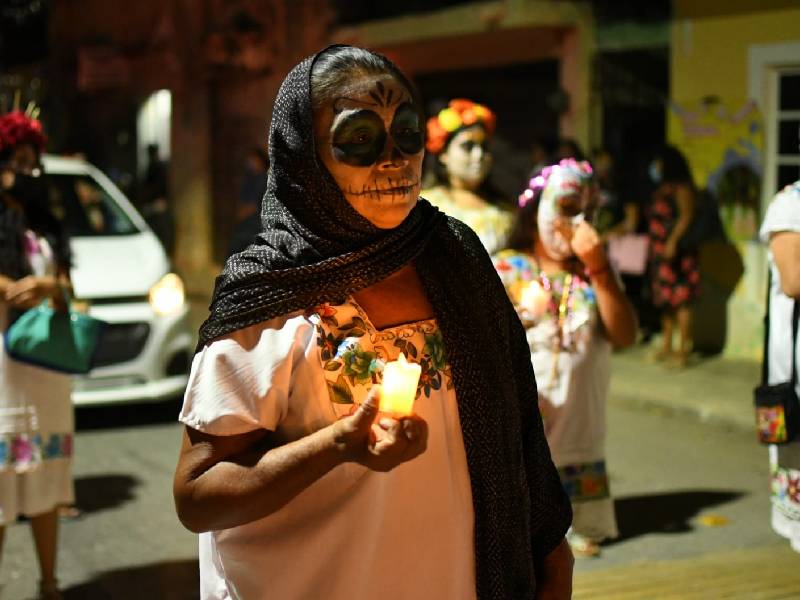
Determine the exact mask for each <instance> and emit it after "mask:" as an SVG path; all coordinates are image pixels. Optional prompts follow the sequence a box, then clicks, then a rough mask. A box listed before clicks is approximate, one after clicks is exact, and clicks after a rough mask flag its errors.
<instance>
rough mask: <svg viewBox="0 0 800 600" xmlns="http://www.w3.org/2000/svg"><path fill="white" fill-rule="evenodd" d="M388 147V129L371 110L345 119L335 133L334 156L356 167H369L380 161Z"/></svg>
mask: <svg viewBox="0 0 800 600" xmlns="http://www.w3.org/2000/svg"><path fill="white" fill-rule="evenodd" d="M385 145H386V129H384V126H383V119H381V118H380V117H379V116H378V115H377V114H376V113H375V112H373V111H371V110H359V111H356V112H354V113H352V114H350V115H348V116H347V117H345V118H344V119H343V120H342V121H341V122H340V123H339V124H338V125H337V126H336V129H335V130H334V132H333V156H334V158H335V159H336V160H338V161H340V162H343V163H345V164H348V165H352V166H355V167H367V166H369V165H371V164H374V163H375V161H377V160H378V158H379V157H380V155H381V153H382V152H383V148H384V146H385Z"/></svg>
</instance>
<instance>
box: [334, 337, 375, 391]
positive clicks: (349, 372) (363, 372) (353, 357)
mask: <svg viewBox="0 0 800 600" xmlns="http://www.w3.org/2000/svg"><path fill="white" fill-rule="evenodd" d="M337 357H338V358H340V359H341V361H342V365H343V369H342V373H343V374H344V375H345V376H346V377H347V378H348V379H349V380H350V383H353V384H355V383H356V382H358V383H367V382H368V381H372V374H373V373H375V372H376V371H377V370H378V369H377V366H378V362H377V360H376V359H377V358H378V357H377V355H376V354H375V353H374V352H367V351H365V350H364V349H363V348H361V345H360V344H358V343H352V341H351V345H350V346H349V347H348V349H347V350H345V351H344V352H342V353H341V354H337Z"/></svg>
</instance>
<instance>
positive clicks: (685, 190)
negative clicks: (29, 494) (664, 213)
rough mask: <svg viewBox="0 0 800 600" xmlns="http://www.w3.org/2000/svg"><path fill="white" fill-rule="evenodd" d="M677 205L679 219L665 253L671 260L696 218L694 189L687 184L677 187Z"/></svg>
mask: <svg viewBox="0 0 800 600" xmlns="http://www.w3.org/2000/svg"><path fill="white" fill-rule="evenodd" d="M675 204H676V205H677V209H678V219H677V221H675V225H674V226H673V228H672V231H671V232H670V234H669V237H668V238H667V241H666V244H665V245H666V248H665V251H664V255H665V257H666V258H667V259H668V260H669V259H672V258H674V257H675V255H676V254H677V253H678V242H680V240H681V238H682V237H683V236H684V234H685V233H686V232H687V231H688V230H689V226H690V225H691V224H692V219H693V218H694V208H695V206H694V205H695V198H694V192H693V191H692V189H691V188H690V187H689V186H688V185H685V184H679V185H677V186H675Z"/></svg>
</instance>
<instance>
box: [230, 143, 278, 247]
mask: <svg viewBox="0 0 800 600" xmlns="http://www.w3.org/2000/svg"><path fill="white" fill-rule="evenodd" d="M267 171H269V155H268V154H267V153H266V151H265V150H263V149H262V148H260V147H258V146H254V147H253V148H251V149H250V151H249V152H248V153H247V160H246V162H245V171H244V175H243V177H242V187H241V189H240V191H239V204H238V205H237V207H236V225H234V228H233V232H232V233H231V239H230V242H229V244H228V256H233V255H234V254H236V253H237V252H241V251H242V250H244V249H245V248H247V246H249V245H250V244H251V243H252V242H253V240H255V237H256V235H258V233H259V231H261V200H262V198H263V197H264V192H265V191H266V189H267Z"/></svg>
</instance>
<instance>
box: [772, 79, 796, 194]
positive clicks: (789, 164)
mask: <svg viewBox="0 0 800 600" xmlns="http://www.w3.org/2000/svg"><path fill="white" fill-rule="evenodd" d="M776 84H777V85H776V89H775V95H774V102H775V104H774V106H775V113H774V114H775V125H774V126H775V129H774V131H775V135H774V136H772V140H771V143H770V145H771V146H772V148H770V149H769V151H770V154H772V153H774V154H773V156H775V160H774V161H770V162H771V163H772V165H774V166H773V168H774V176H775V179H774V181H775V189H774V190H772V191H773V193H774V192H777V191H778V190H780V189H783V187H784V186H787V185H789V184H790V183H793V182H795V181H797V180H798V179H800V68H792V69H779V70H778V71H777V72H776Z"/></svg>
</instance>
